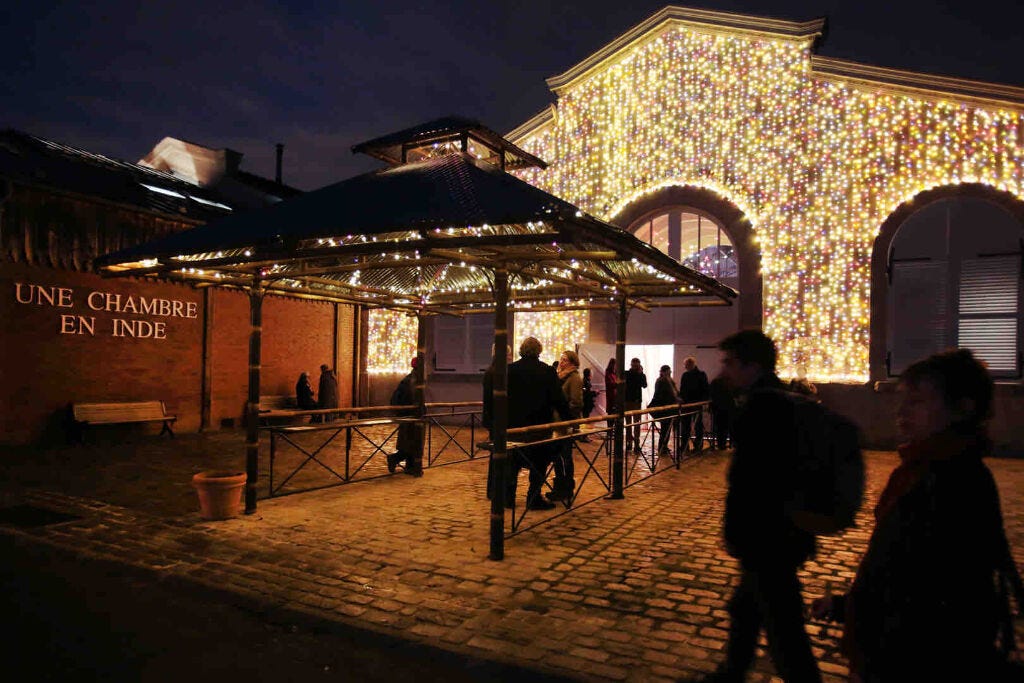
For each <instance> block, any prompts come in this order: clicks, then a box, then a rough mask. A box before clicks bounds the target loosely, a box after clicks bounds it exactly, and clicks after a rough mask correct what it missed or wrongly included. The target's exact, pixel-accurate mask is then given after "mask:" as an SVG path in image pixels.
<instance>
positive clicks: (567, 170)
mask: <svg viewBox="0 0 1024 683" xmlns="http://www.w3.org/2000/svg"><path fill="white" fill-rule="evenodd" d="M882 88H883V86H881V85H880V86H879V89H878V90H876V91H874V92H869V91H866V90H861V89H857V88H854V87H852V86H848V85H845V84H842V83H837V82H835V81H833V80H824V79H822V78H820V77H817V76H815V75H814V74H813V73H811V70H810V46H809V44H807V43H800V42H794V41H785V40H771V39H768V38H766V37H759V36H753V37H752V36H749V35H727V34H724V33H721V32H718V33H703V32H701V31H700V30H699V28H696V27H689V26H679V25H678V24H676V25H672V26H669V27H667V28H664V29H663V30H662V31H661V32H660V33H657V34H655V35H653V36H652V37H650V38H649V39H647V40H646V41H645V42H642V43H639V44H637V45H635V46H634V47H632V48H631V49H630V51H629V52H627V53H624V54H623V55H621V56H620V57H619V58H617V59H615V60H613V61H609V62H608V63H606V64H605V65H604V66H603V67H602V68H601V69H600V70H598V71H595V72H594V73H592V74H589V75H587V76H586V77H584V78H582V79H580V80H579V81H578V82H577V83H575V84H574V85H572V87H570V88H568V89H566V90H564V91H561V92H560V93H559V99H558V104H557V109H556V110H555V113H554V116H553V117H552V119H551V120H550V121H549V122H548V123H547V124H545V125H544V126H543V127H541V128H540V129H538V130H536V131H534V132H532V133H531V134H530V135H529V137H527V138H525V139H523V140H517V141H516V142H517V144H519V145H520V146H521V147H522V148H524V149H525V150H526V151H528V152H530V153H532V154H535V155H537V156H538V157H540V158H542V159H545V160H546V161H548V162H549V164H550V165H549V167H548V168H547V170H540V169H531V170H525V171H517V175H519V176H520V177H522V178H523V179H525V180H527V181H528V182H530V183H532V184H534V185H537V186H538V187H541V188H543V189H545V190H547V191H549V192H551V193H553V194H555V195H557V196H560V197H563V198H565V199H566V200H568V201H570V202H572V203H574V204H576V205H577V206H579V207H581V208H582V209H583V210H584V211H586V212H587V213H589V214H591V215H596V216H599V217H603V218H605V219H610V218H613V217H614V216H615V215H616V214H617V213H619V212H620V211H621V210H622V209H623V208H624V207H625V206H627V205H628V204H629V203H630V202H632V201H634V200H635V199H636V198H638V197H639V196H641V195H643V194H645V193H649V192H652V191H654V190H656V189H657V188H660V187H666V186H671V185H689V186H699V187H704V188H707V189H708V190H711V191H713V192H715V193H717V194H719V195H721V196H723V197H725V198H727V199H728V200H729V201H731V202H732V203H734V204H735V205H736V206H737V207H739V208H740V209H741V210H742V211H743V212H744V215H745V216H746V218H747V219H748V220H750V222H751V224H752V226H753V229H754V231H755V240H756V244H757V245H758V246H759V248H760V250H761V254H762V259H761V263H760V270H761V274H762V276H763V282H764V285H763V286H764V289H763V306H764V329H765V332H766V333H767V334H769V335H771V336H772V337H773V338H774V339H775V340H776V343H777V344H778V347H779V367H780V372H781V373H782V374H784V375H788V376H791V375H795V374H796V373H797V370H798V368H805V369H806V372H807V376H808V378H810V379H811V380H813V381H820V382H858V383H860V382H865V381H867V380H868V377H869V374H868V345H869V338H868V337H869V331H870V325H869V316H870V277H871V252H872V245H873V243H874V240H875V238H876V236H877V235H878V231H879V227H880V226H881V224H882V223H883V222H884V221H885V219H886V218H887V217H888V216H889V215H890V214H891V213H892V212H893V211H894V210H895V209H896V208H897V207H899V206H900V205H901V204H903V203H905V202H907V201H909V200H910V199H912V198H913V197H914V196H916V195H917V194H919V193H921V192H922V191H924V190H927V189H931V188H935V187H939V186H948V185H956V184H959V183H982V184H985V185H989V186H991V187H993V188H996V189H999V190H1003V191H1006V192H1010V193H1012V194H1015V195H1017V196H1018V197H1022V198H1024V117H1022V114H1021V113H1020V112H1014V111H1009V110H1003V109H1000V108H998V107H997V106H995V105H992V106H990V107H983V106H976V105H968V104H962V103H955V102H952V101H935V100H930V99H925V98H920V99H918V98H914V97H912V96H910V95H905V94H901V93H898V92H885V91H884V90H882ZM741 294H742V292H741ZM549 315H551V314H549ZM546 324H548V325H551V326H556V325H561V324H562V323H554V322H551V323H546ZM584 330H585V328H584ZM535 336H536V335H535ZM575 338H576V339H577V340H579V339H585V336H583V337H580V336H577V337H575ZM559 343H562V342H559ZM566 348H571V347H566Z"/></svg>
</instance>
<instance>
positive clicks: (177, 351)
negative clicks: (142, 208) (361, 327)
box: [0, 263, 355, 443]
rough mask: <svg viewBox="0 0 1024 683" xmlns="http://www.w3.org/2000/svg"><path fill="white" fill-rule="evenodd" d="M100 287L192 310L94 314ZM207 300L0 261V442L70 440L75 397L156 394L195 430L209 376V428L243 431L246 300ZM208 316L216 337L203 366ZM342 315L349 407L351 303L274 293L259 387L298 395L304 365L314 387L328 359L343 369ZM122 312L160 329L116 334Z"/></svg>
mask: <svg viewBox="0 0 1024 683" xmlns="http://www.w3.org/2000/svg"><path fill="white" fill-rule="evenodd" d="M17 283H20V284H21V287H20V289H19V288H18V287H17ZM34 285H38V286H40V287H42V288H43V290H44V291H43V294H45V295H50V296H51V297H52V298H53V300H54V303H53V304H52V305H51V304H50V303H49V301H48V300H47V297H46V296H43V295H41V294H40V292H39V291H38V290H36V289H35V288H34V287H32V286H34ZM93 292H100V294H96V295H94V296H93V302H94V304H97V305H99V304H104V305H105V302H106V298H105V296H106V294H110V295H111V296H112V297H113V296H116V295H120V296H121V302H122V304H124V303H125V302H126V301H127V299H128V297H135V301H136V302H138V300H139V297H145V298H146V299H147V300H152V299H166V300H169V301H172V302H174V301H178V302H181V304H180V306H179V311H180V312H181V313H183V314H185V315H188V316H194V317H182V316H173V315H172V316H167V317H165V316H160V315H150V314H139V313H133V312H131V311H127V312H124V311H123V312H121V313H118V312H115V311H97V310H93V309H92V308H90V307H89V296H90V294H92V293H93ZM19 299H20V300H22V301H29V300H30V299H31V301H30V302H29V303H20V302H19ZM40 299H41V300H42V303H39V301H40ZM209 300H210V301H211V302H212V306H211V307H210V310H209V311H207V310H206V307H205V306H204V297H203V294H202V293H201V292H199V291H197V290H194V289H192V288H191V287H188V286H184V285H176V284H170V283H164V282H152V281H146V280H139V279H123V280H122V279H105V278H100V277H98V276H96V275H91V274H86V273H77V272H72V271H66V270H56V269H51V268H44V267H37V266H30V265H24V264H12V263H2V264H0V321H2V322H0V378H2V381H3V384H4V392H3V394H2V395H0V443H28V442H35V441H40V440H43V441H45V440H51V441H58V440H61V439H63V438H64V437H65V433H66V432H65V428H66V416H67V407H68V405H69V404H70V403H71V402H74V401H117V400H150V399H159V400H163V401H164V402H165V403H166V404H167V409H168V411H169V412H171V413H173V414H176V415H177V416H178V423H177V430H179V431H196V430H198V429H199V428H200V424H201V414H202V398H203V397H202V392H203V375H204V371H205V372H206V373H207V374H208V375H209V377H210V388H209V391H210V416H211V419H210V427H211V428H214V429H216V428H218V427H220V426H222V424H226V423H225V422H224V421H225V420H230V424H233V425H234V426H241V424H242V420H241V418H242V415H243V413H244V404H245V400H246V395H247V391H248V374H247V373H248V363H249V301H248V297H247V296H246V295H245V294H244V293H241V292H232V291H224V290H214V291H213V292H212V293H211V295H210V297H209ZM207 314H210V315H211V316H212V327H211V330H212V332H211V340H210V341H211V343H210V344H209V349H210V353H209V357H208V358H207V359H206V363H207V364H208V365H207V367H205V368H204V365H203V363H204V358H203V330H204V320H205V318H206V316H207ZM62 316H68V317H66V318H62ZM335 318H337V330H338V339H339V346H338V360H339V368H338V370H339V372H338V374H339V390H340V397H341V404H342V405H351V404H352V393H351V389H352V372H353V365H354V363H353V352H354V344H353V342H352V339H353V335H354V329H355V325H354V313H353V309H352V307H350V306H344V305H335V304H329V303H320V302H311V301H297V300H289V299H283V298H280V297H267V298H266V300H265V302H264V306H263V352H262V366H263V372H262V377H261V392H260V393H261V394H292V393H293V392H294V390H295V381H296V380H297V379H298V376H299V373H301V372H303V371H306V372H309V373H310V377H311V381H312V382H313V386H314V388H315V387H316V385H317V381H318V378H319V366H320V364H321V363H327V364H328V365H333V364H334V358H335V341H334V336H335V328H336V321H335ZM115 319H119V320H125V321H129V322H132V321H137V320H142V321H145V322H146V323H149V324H152V325H153V329H149V328H148V326H147V327H146V329H137V328H133V329H134V331H136V332H138V333H142V334H146V333H149V334H153V335H154V336H153V337H150V338H133V337H131V336H130V334H129V332H128V331H127V330H123V329H122V330H119V332H120V336H114V325H115V323H114V320H115ZM157 323H161V324H162V327H158V326H157V325H156V324H157ZM132 324H136V325H137V323H132ZM62 326H63V330H64V332H65V333H64V334H62V333H61V332H62ZM90 326H91V332H90V330H89V327H90ZM156 337H160V338H156ZM138 429H140V430H144V429H147V428H146V427H139V428H138ZM158 429H159V426H157V427H155V428H153V429H152V430H151V431H157V430H158Z"/></svg>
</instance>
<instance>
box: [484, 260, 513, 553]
mask: <svg viewBox="0 0 1024 683" xmlns="http://www.w3.org/2000/svg"><path fill="white" fill-rule="evenodd" d="M493 363H494V365H493V367H494V377H493V378H492V379H493V383H492V385H491V387H492V396H493V402H492V404H491V406H492V409H493V414H492V416H491V420H492V422H491V441H492V446H491V448H492V452H491V471H492V472H493V473H494V476H493V482H494V484H493V487H492V489H491V552H490V554H489V555H488V558H489V559H491V560H503V559H505V492H506V489H507V488H508V477H509V476H510V473H509V468H508V453H507V449H508V270H506V269H505V268H497V269H495V271H494V359H493Z"/></svg>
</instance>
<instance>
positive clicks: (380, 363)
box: [366, 309, 418, 374]
mask: <svg viewBox="0 0 1024 683" xmlns="http://www.w3.org/2000/svg"><path fill="white" fill-rule="evenodd" d="M369 318H370V320H369V324H368V326H367V327H368V333H367V336H368V340H367V353H366V370H367V372H369V373H370V374H375V373H382V372H402V373H405V372H409V364H410V362H411V361H412V359H413V357H414V356H415V355H416V332H417V325H418V323H417V320H416V316H414V315H406V314H405V313H403V312H401V311H386V310H381V309H374V310H371V311H370V314H369Z"/></svg>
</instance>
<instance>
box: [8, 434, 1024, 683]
mask: <svg viewBox="0 0 1024 683" xmlns="http://www.w3.org/2000/svg"><path fill="white" fill-rule="evenodd" d="M243 440H244V437H243V436H242V435H241V434H240V433H238V432H215V433H209V434H201V435H180V436H179V437H178V438H176V439H173V440H171V439H156V438H146V437H139V438H136V439H134V440H131V441H128V442H121V441H111V442H109V443H106V444H104V443H95V444H92V445H88V446H76V447H62V448H50V449H24V448H22V449H7V450H6V451H4V452H3V459H2V461H0V475H2V484H0V505H2V506H5V507H6V506H9V505H12V504H15V503H30V504H33V505H36V506H39V507H43V508H46V509H50V510H55V511H61V512H68V513H73V514H76V515H78V516H79V517H80V518H79V519H76V520H73V521H69V522H64V523H60V524H52V525H46V526H38V527H32V528H15V527H10V526H3V525H0V532H2V533H6V534H22V535H25V536H29V537H32V538H34V539H36V540H38V541H40V542H44V543H52V544H56V545H59V546H61V547H67V548H72V549H75V550H76V552H79V553H83V554H86V555H89V556H95V557H101V558H108V559H115V560H118V561H121V562H125V563H130V564H135V565H139V566H143V567H147V568H150V569H153V570H155V571H158V572H161V573H166V574H167V575H169V576H174V577H178V578H182V577H183V578H188V579H190V580H194V581H196V582H199V583H201V584H204V585H210V586H215V587H218V588H221V589H227V590H230V591H232V592H236V593H238V594H240V595H243V596H245V597H247V598H249V599H258V600H259V601H260V602H261V603H263V604H266V605H268V606H271V607H275V606H280V607H287V608H290V609H297V610H300V611H303V612H307V613H309V614H311V615H314V616H318V617H322V618H329V619H334V620H338V621H343V622H346V623H350V624H354V625H358V626H361V627H363V628H369V629H372V630H377V631H380V632H383V633H388V634H391V635H396V636H399V637H403V638H407V639H411V640H414V641H420V642H423V643H429V644H431V645H435V646H439V647H442V648H445V649H448V650H451V651H454V652H460V653H465V654H469V655H472V656H474V657H484V658H489V659H493V660H497V661H505V662H510V663H516V664H520V665H523V666H528V667H531V668H534V669H537V670H542V671H547V672H551V673H556V674H562V675H567V676H570V677H573V678H576V679H578V680H581V681H671V680H674V679H676V678H678V677H680V676H683V675H685V674H689V673H693V672H697V671H706V670H710V669H711V668H713V667H714V665H715V664H716V663H717V662H718V661H719V660H720V658H721V657H722V655H723V647H724V641H725V637H726V632H727V628H728V616H727V614H726V612H725V601H726V600H727V598H728V596H729V594H730V592H731V587H732V585H733V582H734V581H735V580H736V577H737V567H736V564H735V562H734V561H733V560H732V559H730V558H729V557H728V556H727V555H726V554H725V553H724V551H723V550H722V548H721V545H720V542H719V525H720V520H721V515H722V509H723V499H724V492H725V487H724V478H725V472H726V467H727V464H728V453H727V452H726V453H715V452H711V453H707V454H704V455H700V456H697V457H694V458H691V459H689V460H686V461H684V462H683V463H682V465H681V467H680V468H679V469H675V468H669V469H665V470H663V471H661V472H660V473H659V474H657V475H656V476H653V477H649V478H646V479H644V480H643V481H639V482H638V483H636V484H634V485H633V486H631V487H630V488H628V489H627V490H626V497H625V499H624V500H617V501H613V500H604V499H598V500H595V501H594V502H592V503H590V504H586V505H582V506H578V507H577V508H575V509H574V510H573V511H572V512H569V513H566V514H558V513H559V512H560V511H559V510H556V511H553V512H550V513H547V512H531V513H530V517H528V521H529V522H536V521H539V520H540V519H542V518H545V517H555V518H554V519H552V520H551V521H550V522H548V523H545V524H540V525H537V526H533V527H532V528H529V529H527V530H525V531H521V532H520V533H518V534H516V535H514V536H512V537H511V538H508V539H506V541H505V553H506V557H505V560H504V561H501V562H494V561H490V560H488V559H487V554H488V548H489V538H488V528H489V526H488V525H489V503H488V501H487V500H486V498H485V491H484V489H485V479H486V469H487V463H486V460H485V459H482V458H478V459H476V460H471V461H466V462H461V463H456V464H450V465H447V466H443V467H432V468H430V469H428V470H427V472H426V474H425V475H424V476H423V477H422V478H419V479H417V478H412V477H408V476H402V475H394V476H377V477H376V478H368V479H367V480H365V481H361V482H358V483H354V484H350V485H345V486H336V487H332V488H322V489H319V490H316V491H311V492H306V493H300V494H296V495H287V496H281V497H275V498H269V499H267V498H264V499H261V500H260V501H259V504H258V510H257V512H256V513H255V514H253V515H248V516H242V517H238V518H235V519H230V520H224V521H203V520H202V519H200V516H199V512H198V504H197V502H196V497H195V493H194V492H193V491H192V490H191V487H190V484H189V480H190V477H191V474H192V473H193V472H196V471H199V470H200V469H206V468H210V467H216V468H223V467H229V466H230V467H235V468H237V467H240V466H241V465H242V463H243V462H244V449H243ZM588 447H590V448H593V447H594V446H593V445H588ZM263 451H268V449H267V447H266V444H264V448H263ZM379 460H380V458H379V457H378V458H375V459H373V461H371V462H372V467H371V465H367V468H369V469H367V471H366V474H367V476H374V475H378V474H382V471H381V467H380V464H379V462H376V461H379ZM267 461H268V454H267V453H266V452H264V453H263V457H262V462H261V467H262V468H263V469H262V472H261V474H262V477H261V495H265V493H266V491H265V489H266V484H265V482H264V481H263V478H264V477H266V475H267V465H268V462H267ZM577 462H578V463H579V460H577ZM867 463H868V479H869V487H868V499H867V502H868V505H867V506H866V507H865V511H862V513H861V515H860V518H859V524H858V527H857V528H855V529H853V530H850V531H849V532H848V533H846V534H843V535H842V536H839V537H835V538H827V539H823V540H822V542H821V544H820V551H819V556H818V558H817V560H816V561H813V562H810V563H808V564H807V565H806V568H805V571H804V572H803V574H802V578H803V580H804V584H805V589H806V594H807V597H808V599H810V597H812V596H815V595H818V594H820V593H821V592H822V591H823V590H824V589H825V587H826V585H831V586H832V587H834V588H836V589H841V588H842V587H844V586H845V585H847V584H848V582H849V581H850V579H851V578H852V575H853V570H854V567H855V566H856V563H857V561H858V559H859V557H860V555H861V553H862V552H863V550H864V547H865V543H866V540H867V537H868V534H869V532H870V528H871V522H870V516H869V514H868V513H867V512H866V510H868V509H870V506H871V505H872V504H873V502H874V500H875V499H876V497H877V494H878V492H879V489H880V487H881V485H882V484H883V483H884V481H885V478H886V476H887V475H888V473H889V472H890V471H891V469H892V468H893V467H894V466H895V463H896V458H895V455H894V454H893V453H889V452H869V453H867ZM989 466H990V467H991V468H992V470H993V472H994V474H995V477H996V480H997V482H998V484H999V486H1000V492H1001V495H1002V497H1003V509H1004V515H1005V518H1006V527H1007V532H1008V535H1009V537H1010V541H1011V544H1012V545H1013V548H1014V554H1015V557H1016V558H1017V561H1018V562H1019V563H1024V460H991V461H989ZM577 467H579V464H578V465H577ZM374 468H376V469H374ZM594 486H596V484H594ZM523 488H524V489H525V486H524V487H523ZM563 512H564V511H563ZM556 515H557V516H556ZM525 526H529V524H524V527H525ZM809 629H810V631H811V633H812V639H813V644H814V648H815V652H816V653H817V655H818V657H819V661H820V662H821V667H822V671H823V673H824V674H825V679H826V680H827V681H833V682H835V681H840V680H843V678H844V676H845V674H846V671H847V669H846V666H845V663H844V661H843V660H842V658H841V657H840V656H839V655H838V653H837V651H836V646H837V642H838V634H839V632H838V630H837V629H835V628H834V627H828V628H824V627H822V626H821V625H818V624H811V625H810V626H809ZM1022 635H1024V633H1022ZM771 672H772V666H771V663H770V661H769V660H768V659H767V658H766V657H765V656H763V653H762V656H761V657H759V659H758V663H757V670H756V671H755V672H754V674H753V675H752V676H751V678H750V680H757V681H769V680H772V677H771Z"/></svg>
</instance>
